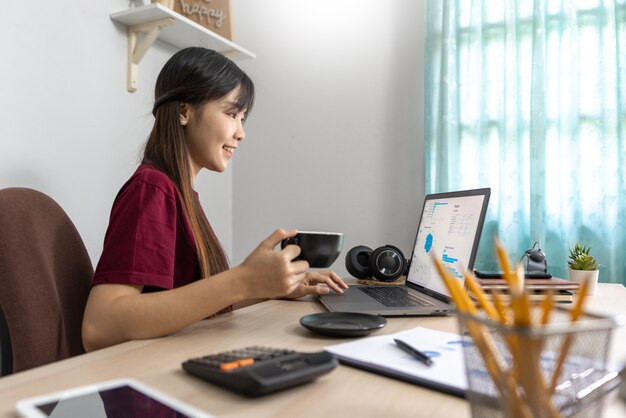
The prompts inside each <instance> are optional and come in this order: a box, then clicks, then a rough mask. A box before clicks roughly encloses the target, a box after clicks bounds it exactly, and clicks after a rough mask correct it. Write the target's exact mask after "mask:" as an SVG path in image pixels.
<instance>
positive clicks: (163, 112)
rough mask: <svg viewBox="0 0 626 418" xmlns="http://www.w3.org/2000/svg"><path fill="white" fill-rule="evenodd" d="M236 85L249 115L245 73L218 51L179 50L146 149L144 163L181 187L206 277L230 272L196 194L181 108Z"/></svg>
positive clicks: (161, 81)
mask: <svg viewBox="0 0 626 418" xmlns="http://www.w3.org/2000/svg"><path fill="white" fill-rule="evenodd" d="M237 87H239V97H238V98H237V103H236V106H237V111H239V112H240V111H246V112H247V113H248V114H249V112H250V110H251V109H252V106H253V104H254V84H253V83H252V81H251V80H250V78H249V77H248V76H247V75H246V73H245V72H243V71H242V70H241V69H240V68H239V67H237V65H235V63H233V62H232V61H231V60H230V59H228V58H226V57H225V56H223V55H222V54H220V53H218V52H215V51H212V50H210V49H205V48H197V47H192V48H186V49H183V50H181V51H179V52H177V53H176V54H174V55H173V56H172V58H170V59H169V60H168V61H167V63H166V64H165V66H164V67H163V69H162V70H161V73H160V74H159V76H158V78H157V81H156V87H155V91H154V99H155V101H154V107H153V109H152V114H153V115H154V118H155V121H154V127H153V128H152V132H150V136H149V137H148V141H147V142H146V145H145V148H144V154H143V162H150V163H152V164H154V165H155V166H156V167H157V168H158V169H159V170H161V171H163V172H164V173H165V174H166V175H167V176H168V177H169V178H170V179H171V180H172V181H173V182H174V184H175V185H176V187H177V188H178V190H179V192H180V195H181V198H182V201H183V205H184V208H185V211H186V215H187V218H188V219H189V224H190V226H191V232H192V234H193V238H194V240H195V243H196V249H197V252H198V260H199V262H200V270H201V273H202V275H203V277H208V276H211V275H213V274H217V273H219V272H222V271H224V270H226V269H228V261H227V259H226V255H225V253H224V250H223V248H222V246H221V244H220V242H219V240H218V239H217V237H216V236H215V233H214V232H213V228H211V225H210V224H209V221H208V219H207V218H206V216H205V214H204V212H203V211H202V208H201V207H200V202H199V201H198V199H197V197H196V196H195V194H194V190H193V185H192V183H191V177H192V176H191V167H190V164H189V157H188V151H187V141H186V139H185V131H184V127H183V126H182V125H181V123H180V104H181V103H186V104H189V105H192V106H199V105H202V104H204V103H206V102H209V101H213V100H219V99H221V98H223V97H225V96H227V95H228V94H229V93H230V92H232V91H233V90H234V89H236V88H237Z"/></svg>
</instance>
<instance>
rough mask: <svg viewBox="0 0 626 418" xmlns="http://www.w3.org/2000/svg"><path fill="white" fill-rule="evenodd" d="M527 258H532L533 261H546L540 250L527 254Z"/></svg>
mask: <svg viewBox="0 0 626 418" xmlns="http://www.w3.org/2000/svg"><path fill="white" fill-rule="evenodd" d="M528 256H529V257H530V258H532V260H533V261H537V262H542V261H543V260H545V259H546V256H545V254H544V253H543V251H541V250H533V251H531V252H530V253H528Z"/></svg>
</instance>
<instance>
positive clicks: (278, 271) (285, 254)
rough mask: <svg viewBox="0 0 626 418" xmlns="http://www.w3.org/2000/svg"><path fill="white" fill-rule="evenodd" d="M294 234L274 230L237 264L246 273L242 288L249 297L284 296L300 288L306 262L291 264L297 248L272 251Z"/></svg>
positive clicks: (298, 248) (304, 274) (305, 272)
mask: <svg viewBox="0 0 626 418" xmlns="http://www.w3.org/2000/svg"><path fill="white" fill-rule="evenodd" d="M297 233H298V231H297V230H295V229H292V230H289V231H287V230H284V229H278V230H276V231H274V233H273V234H272V235H270V236H269V237H268V238H267V239H265V240H264V241H263V242H261V244H259V246H258V247H257V248H256V249H255V250H254V251H253V252H252V253H251V254H250V255H249V256H248V257H247V258H246V259H245V260H244V262H243V263H241V265H240V266H239V267H240V268H242V269H244V270H246V271H247V274H246V277H247V280H245V284H244V285H245V286H246V287H247V288H248V289H247V290H248V291H247V292H246V293H248V296H249V297H251V298H276V297H285V296H286V295H290V294H292V293H294V292H295V291H296V290H297V289H298V288H299V287H300V286H301V284H302V282H303V281H304V280H305V279H306V275H307V274H308V273H307V270H308V269H309V263H307V262H306V261H303V260H299V261H293V259H294V258H296V257H297V256H298V255H299V254H300V247H298V246H296V245H288V246H287V247H285V248H284V249H282V250H280V251H275V250H274V248H275V247H276V246H277V245H278V244H280V242H281V241H282V240H284V239H287V238H291V237H293V236H295V235H296V234H297ZM339 280H341V279H339Z"/></svg>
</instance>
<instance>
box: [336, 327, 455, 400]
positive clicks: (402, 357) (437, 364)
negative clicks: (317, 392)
mask: <svg viewBox="0 0 626 418" xmlns="http://www.w3.org/2000/svg"><path fill="white" fill-rule="evenodd" d="M394 338H398V339H400V340H402V341H404V342H406V343H408V344H409V345H411V346H412V347H415V348H417V349H418V350H419V351H421V352H423V353H424V354H426V355H427V356H429V357H430V358H431V359H432V361H433V364H432V365H431V366H427V365H425V364H424V363H422V362H420V361H419V360H418V359H416V358H415V357H413V356H412V355H410V354H408V353H406V352H404V351H403V350H401V349H400V348H399V347H398V346H397V345H396V343H394V341H393V340H394ZM463 344H467V343H466V342H465V341H463V338H462V337H461V336H460V335H458V334H454V333H450V332H443V331H435V330H432V329H428V328H422V327H417V328H413V329H410V330H407V331H402V332H397V333H395V334H389V335H381V336H376V337H367V338H362V339H359V340H356V341H351V342H347V343H342V344H337V345H331V346H328V347H325V350H326V351H328V352H329V353H332V354H334V355H335V356H336V357H337V358H338V359H339V361H341V362H342V363H344V364H348V365H351V366H354V367H358V368H362V369H365V370H369V371H372V372H374V373H380V374H383V375H386V376H391V377H395V378H398V379H401V380H406V381H409V382H412V383H416V384H418V385H422V386H426V387H429V388H432V389H436V390H439V391H442V392H446V393H450V394H452V395H456V396H461V397H463V396H465V392H466V391H467V377H466V375H465V360H464V357H463Z"/></svg>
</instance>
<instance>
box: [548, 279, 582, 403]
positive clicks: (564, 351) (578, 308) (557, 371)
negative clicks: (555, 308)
mask: <svg viewBox="0 0 626 418" xmlns="http://www.w3.org/2000/svg"><path fill="white" fill-rule="evenodd" d="M588 292H589V280H585V281H584V282H583V284H582V286H581V287H580V291H579V293H578V299H576V304H575V306H574V308H573V309H572V313H571V316H570V319H571V321H572V322H574V321H577V320H578V318H579V317H580V314H581V313H582V311H583V304H584V302H585V299H586V298H587V294H588ZM571 345H572V334H568V335H567V336H566V337H565V340H564V341H563V345H562V346H561V351H560V352H559V358H558V360H557V363H556V367H555V368H554V372H553V373H552V380H551V381H550V387H549V389H550V393H554V391H555V389H556V385H557V383H558V380H559V378H560V377H561V373H562V372H563V364H564V363H565V358H566V357H567V355H568V354H569V349H570V346H571Z"/></svg>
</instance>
